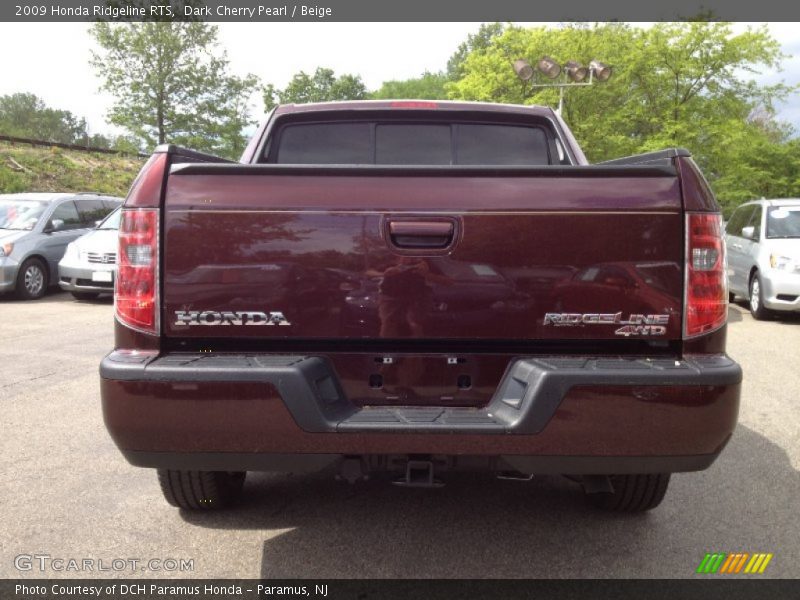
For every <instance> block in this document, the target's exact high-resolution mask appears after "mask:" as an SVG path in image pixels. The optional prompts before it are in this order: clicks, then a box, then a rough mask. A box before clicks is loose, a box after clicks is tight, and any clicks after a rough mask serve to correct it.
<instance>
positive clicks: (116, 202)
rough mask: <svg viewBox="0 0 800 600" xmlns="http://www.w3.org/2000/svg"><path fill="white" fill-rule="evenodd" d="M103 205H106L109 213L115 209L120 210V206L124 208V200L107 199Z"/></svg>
mask: <svg viewBox="0 0 800 600" xmlns="http://www.w3.org/2000/svg"><path fill="white" fill-rule="evenodd" d="M103 204H105V205H106V208H107V209H108V210H109V211H112V210H114V209H115V208H119V207H120V206H122V200H109V199H108V198H106V199H105V200H103Z"/></svg>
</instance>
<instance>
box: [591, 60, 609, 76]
mask: <svg viewBox="0 0 800 600" xmlns="http://www.w3.org/2000/svg"><path fill="white" fill-rule="evenodd" d="M589 68H590V69H591V70H592V74H593V75H594V78H595V79H597V81H608V80H609V78H610V77H611V72H612V71H611V67H609V66H608V65H607V64H605V63H601V62H600V61H599V60H593V61H592V62H590V63H589Z"/></svg>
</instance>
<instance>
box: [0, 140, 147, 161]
mask: <svg viewBox="0 0 800 600" xmlns="http://www.w3.org/2000/svg"><path fill="white" fill-rule="evenodd" d="M0 141H3V142H11V143H13V144H28V145H30V146H45V147H51V148H64V149H65V150H79V151H82V152H100V153H102V154H119V155H123V156H135V157H137V158H147V157H148V156H150V155H149V154H145V153H144V152H125V151H124V150H112V149H111V148H96V147H94V146H81V145H80V144H63V143H61V142H47V141H45V140H34V139H30V138H21V137H14V136H11V135H0Z"/></svg>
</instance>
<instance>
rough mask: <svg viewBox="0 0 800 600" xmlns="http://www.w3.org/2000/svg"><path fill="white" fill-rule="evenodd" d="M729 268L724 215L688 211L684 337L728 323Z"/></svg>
mask: <svg viewBox="0 0 800 600" xmlns="http://www.w3.org/2000/svg"><path fill="white" fill-rule="evenodd" d="M725 269H726V260H725V243H724V241H723V239H722V216H721V215H718V214H708V213H689V214H687V215H686V307H685V317H684V331H683V334H684V337H686V338H690V337H695V336H698V335H702V334H704V333H708V332H710V331H713V330H715V329H718V328H719V327H722V325H724V324H725V321H726V320H727V316H728V282H727V275H726V273H725Z"/></svg>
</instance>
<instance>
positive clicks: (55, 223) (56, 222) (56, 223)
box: [44, 219, 64, 233]
mask: <svg viewBox="0 0 800 600" xmlns="http://www.w3.org/2000/svg"><path fill="white" fill-rule="evenodd" d="M62 227H64V221H63V220H61V219H53V220H51V221H50V222H49V223H48V224H47V225H46V226H45V228H44V233H53V232H54V231H58V230H59V229H61V228H62Z"/></svg>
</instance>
